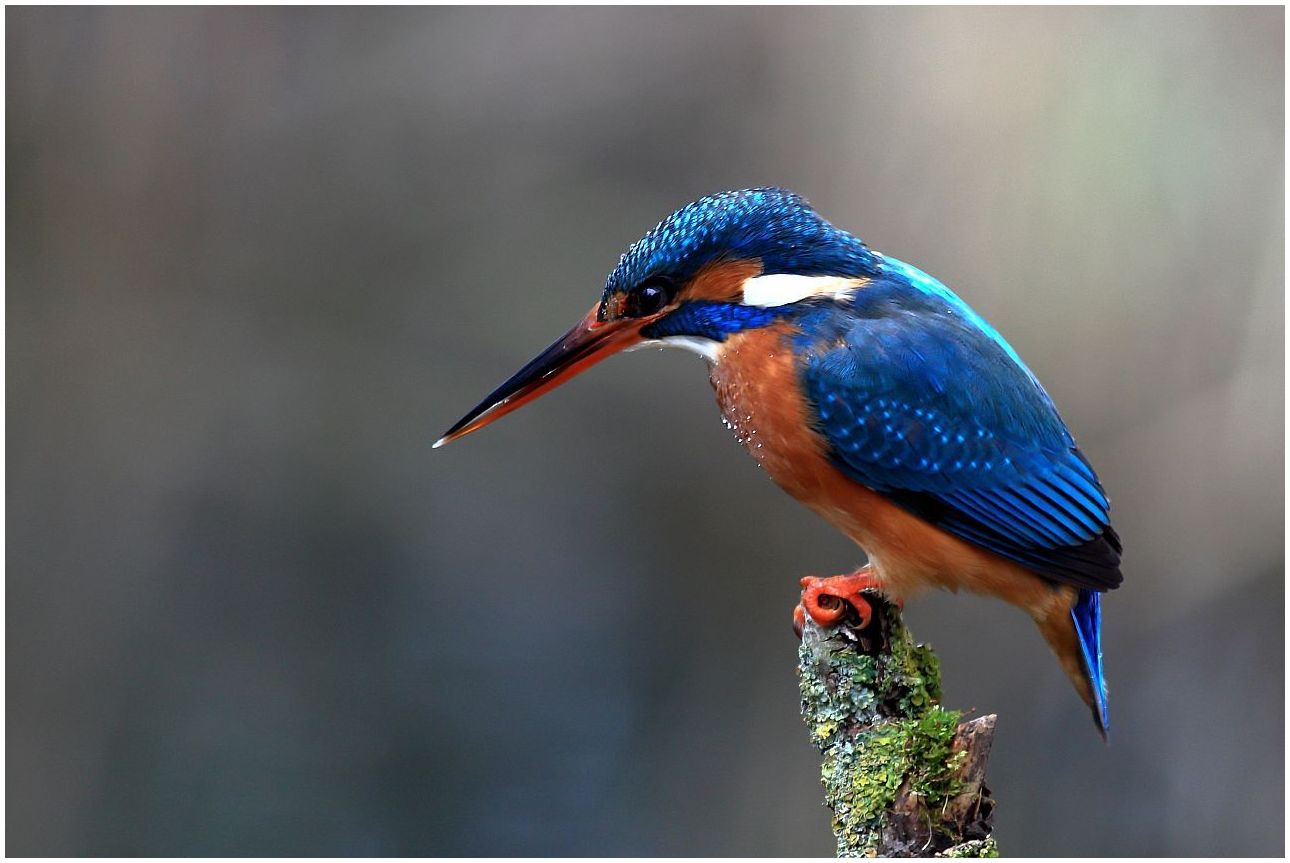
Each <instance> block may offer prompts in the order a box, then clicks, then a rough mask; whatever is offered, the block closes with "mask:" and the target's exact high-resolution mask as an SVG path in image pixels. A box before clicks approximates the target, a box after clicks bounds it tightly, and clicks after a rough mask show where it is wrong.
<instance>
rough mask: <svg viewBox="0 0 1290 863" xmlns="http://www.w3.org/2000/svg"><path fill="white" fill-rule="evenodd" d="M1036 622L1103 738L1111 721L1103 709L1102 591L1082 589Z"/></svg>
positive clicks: (1104, 705)
mask: <svg viewBox="0 0 1290 863" xmlns="http://www.w3.org/2000/svg"><path fill="white" fill-rule="evenodd" d="M1037 623H1038V624H1039V630H1040V632H1042V633H1043V634H1044V638H1046V639H1047V640H1048V644H1049V646H1050V647H1052V649H1053V652H1054V653H1056V654H1057V658H1058V660H1060V661H1061V664H1062V668H1063V669H1065V671H1066V675H1067V676H1068V677H1069V678H1070V679H1071V682H1072V683H1074V684H1075V689H1076V691H1078V692H1079V694H1080V697H1081V698H1083V699H1084V703H1085V704H1087V705H1088V707H1089V710H1090V711H1092V713H1093V722H1094V723H1096V725H1097V730H1098V733H1100V734H1101V735H1102V739H1103V740H1105V739H1106V736H1107V729H1108V728H1109V727H1110V723H1109V722H1108V720H1107V713H1106V678H1105V677H1104V676H1103V673H1102V595H1101V594H1100V593H1098V592H1096V591H1092V590H1081V591H1080V592H1079V595H1078V596H1077V597H1076V599H1075V604H1074V605H1073V606H1071V607H1069V608H1061V607H1058V608H1055V609H1054V610H1053V611H1052V612H1050V613H1049V614H1048V615H1046V616H1045V617H1042V618H1039V619H1038V620H1037Z"/></svg>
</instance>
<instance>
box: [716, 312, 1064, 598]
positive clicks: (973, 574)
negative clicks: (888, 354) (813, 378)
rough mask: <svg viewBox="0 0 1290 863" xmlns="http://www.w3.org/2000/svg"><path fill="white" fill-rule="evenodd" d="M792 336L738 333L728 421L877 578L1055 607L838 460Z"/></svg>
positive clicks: (773, 331) (913, 587) (778, 328)
mask: <svg viewBox="0 0 1290 863" xmlns="http://www.w3.org/2000/svg"><path fill="white" fill-rule="evenodd" d="M790 332H791V330H790V329H789V327H788V325H786V324H775V325H772V326H770V327H765V328H762V329H758V330H749V331H747V332H744V333H739V334H736V335H733V336H731V337H730V338H729V339H728V340H727V343H726V344H727V346H726V349H725V351H724V352H723V354H722V356H721V359H720V361H719V362H717V363H716V364H714V365H713V367H712V375H711V379H712V386H713V388H714V389H715V390H716V393H717V403H718V404H719V405H720V406H721V412H722V415H723V416H724V418H725V422H726V424H727V425H728V426H729V427H730V428H731V429H732V430H733V431H734V433H735V437H736V439H737V440H738V441H739V442H740V443H741V444H743V446H744V447H745V448H746V449H747V450H748V452H749V453H750V454H751V455H752V457H753V458H755V459H756V460H757V462H758V464H760V465H761V467H762V468H763V469H764V470H765V471H766V472H767V473H768V474H770V477H771V479H773V480H774V481H775V482H776V484H778V485H779V486H780V487H781V488H782V489H784V490H785V491H786V492H788V493H789V494H791V495H792V496H793V497H795V498H797V499H798V500H800V501H801V502H802V503H804V504H806V505H807V506H808V507H810V508H811V509H812V510H814V511H815V512H817V513H819V514H820V516H822V517H823V518H824V519H825V520H827V521H828V522H829V523H831V524H832V525H834V526H835V527H836V528H837V529H838V530H840V531H841V532H842V533H843V534H845V535H846V536H848V537H850V539H851V540H852V541H853V542H855V543H856V544H857V545H859V546H860V547H861V548H862V549H864V551H865V553H866V555H867V556H868V557H869V562H870V564H871V565H872V567H873V569H874V572H875V575H876V576H877V577H878V579H879V580H880V581H881V582H882V583H883V584H884V585H885V587H886V588H887V589H888V590H889V591H890V592H892V593H894V594H896V595H898V596H902V597H904V596H909V595H912V594H914V593H917V592H918V591H919V590H921V589H924V588H928V587H941V588H946V589H948V590H960V589H962V590H971V591H974V592H978V593H986V594H991V595H994V596H998V597H1000V598H1001V599H1004V600H1006V601H1008V602H1011V603H1013V604H1015V605H1020V606H1022V607H1024V608H1027V609H1028V610H1030V611H1031V612H1032V613H1039V612H1040V611H1041V610H1042V609H1047V608H1049V607H1051V605H1052V603H1053V602H1054V600H1055V599H1057V597H1056V596H1055V591H1054V589H1053V587H1052V586H1051V585H1050V584H1049V583H1048V582H1047V581H1045V580H1044V579H1042V578H1040V577H1039V576H1037V575H1035V574H1034V573H1031V572H1030V571H1029V570H1027V569H1025V568H1024V567H1022V566H1020V565H1019V564H1016V563H1013V562H1012V561H1009V560H1006V559H1004V558H1001V557H999V556H998V555H995V554H993V553H991V552H988V551H986V550H984V549H981V548H978V547H976V546H974V545H972V544H970V543H968V542H965V541H963V540H961V539H958V538H957V537H954V536H951V535H950V534H948V533H945V532H944V531H942V530H940V529H938V528H936V527H934V526H932V525H931V524H929V523H927V522H925V521H923V520H922V519H919V518H917V517H916V516H914V515H911V514H910V513H908V512H906V511H905V510H903V509H901V508H900V507H898V506H896V505H895V504H893V503H891V502H890V501H889V500H887V498H885V497H884V496H883V495H881V494H879V493H877V492H875V491H873V490H871V489H869V488H866V487H865V486H863V485H861V484H860V483H858V482H856V481H854V480H852V479H850V478H849V477H847V476H846V475H845V474H843V473H842V472H841V471H839V470H838V469H837V468H836V467H834V466H833V464H832V463H831V462H830V461H829V459H828V457H827V455H826V452H827V445H826V443H825V441H824V439H823V438H822V437H821V436H820V434H819V433H818V432H816V431H815V430H814V428H812V425H811V420H810V411H809V409H808V407H807V405H806V404H805V402H804V400H803V396H802V390H801V387H800V385H799V384H798V380H797V368H796V359H795V357H794V355H793V353H792V351H791V350H789V347H788V345H787V343H786V342H785V336H786V335H788V334H789V333H790ZM1056 593H1060V591H1058V592H1056ZM1058 601H1064V600H1058Z"/></svg>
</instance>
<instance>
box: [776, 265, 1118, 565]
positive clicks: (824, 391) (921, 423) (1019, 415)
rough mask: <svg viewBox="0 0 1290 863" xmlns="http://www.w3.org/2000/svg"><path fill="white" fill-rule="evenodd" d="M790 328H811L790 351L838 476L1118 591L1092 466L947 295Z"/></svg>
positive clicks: (1014, 361) (1040, 394)
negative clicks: (922, 304) (796, 352)
mask: <svg viewBox="0 0 1290 863" xmlns="http://www.w3.org/2000/svg"><path fill="white" fill-rule="evenodd" d="M861 293H862V294H863V293H865V291H861ZM803 332H808V333H814V334H815V336H814V338H813V339H812V340H811V343H809V344H803V345H802V347H803V348H804V350H803V352H802V354H801V356H802V358H803V359H802V366H801V375H802V381H803V384H804V390H805V393H806V395H807V400H808V404H809V409H810V411H811V412H812V413H813V415H814V416H813V420H814V423H815V427H816V429H817V430H818V431H819V432H820V434H822V435H823V437H824V438H825V440H826V441H827V442H828V447H829V454H830V457H831V458H832V460H833V462H834V463H835V464H836V465H837V466H838V467H839V468H840V469H841V470H842V471H843V472H844V473H846V474H847V475H849V476H850V477H852V478H853V479H855V480H857V481H859V482H860V483H862V484H864V485H865V486H867V487H869V488H872V489H874V490H875V491H878V492H881V493H883V494H884V495H886V496H887V497H888V498H889V499H890V500H892V501H893V502H894V503H896V504H898V505H899V506H901V507H903V508H905V509H907V510H908V511H910V512H913V513H914V514H915V515H918V516H919V517H921V518H923V519H925V520H927V521H929V522H931V523H933V524H935V525H937V526H938V527H940V528H941V529H943V530H945V531H946V532H948V533H951V534H953V535H955V536H958V537H960V538H962V539H964V540H967V541H968V542H970V543H973V544H975V545H977V546H980V547H982V548H985V549H988V550H990V551H992V552H994V553H996V554H999V555H1001V556H1003V557H1006V558H1009V559H1011V560H1015V561H1017V562H1018V563H1021V564H1022V565H1024V566H1026V567H1027V568H1029V569H1031V570H1033V571H1035V572H1037V573H1039V574H1041V575H1044V576H1046V577H1048V578H1050V579H1052V580H1054V581H1058V582H1063V583H1067V584H1071V585H1074V586H1076V587H1080V588H1087V589H1091V590H1097V591H1103V590H1109V589H1111V588H1114V587H1116V586H1117V585H1119V583H1120V582H1121V580H1122V576H1121V575H1120V568H1119V562H1120V541H1119V537H1118V536H1117V535H1116V533H1115V531H1114V529H1113V528H1112V527H1111V524H1110V520H1109V514H1108V510H1109V503H1108V501H1107V497H1106V493H1105V492H1104V491H1103V490H1102V486H1101V484H1100V483H1099V482H1098V479H1097V476H1096V474H1094V472H1093V468H1092V467H1091V466H1090V465H1089V463H1088V461H1087V460H1086V459H1085V458H1084V456H1083V454H1082V453H1080V451H1079V448H1078V447H1077V446H1076V445H1075V441H1074V439H1073V438H1072V436H1071V434H1070V432H1069V431H1068V430H1067V428H1066V425H1065V424H1064V423H1063V422H1062V420H1061V417H1060V416H1059V415H1058V413H1057V409H1056V407H1055V406H1054V405H1053V403H1052V400H1051V399H1050V398H1049V397H1048V394H1047V393H1046V392H1044V389H1043V387H1042V386H1040V384H1039V382H1038V381H1037V380H1036V379H1035V377H1034V375H1032V374H1031V373H1030V371H1029V370H1028V369H1027V368H1026V367H1025V366H1024V365H1023V364H1022V363H1021V361H1020V359H1018V358H1017V356H1016V354H1015V353H1014V352H1013V351H1012V349H1011V348H1009V347H1008V346H1007V344H1006V343H1005V342H1004V341H1003V340H1002V338H1000V337H999V336H998V335H997V334H996V333H994V331H993V330H991V329H990V328H989V327H988V325H986V324H984V322H983V321H981V319H980V318H977V317H976V316H975V315H974V314H973V313H971V311H970V310H969V309H967V307H966V306H964V305H962V304H961V301H960V302H959V303H957V304H953V305H945V304H943V303H939V302H937V303H934V304H931V305H930V306H929V307H927V308H921V309H913V308H906V307H904V306H902V304H901V303H897V302H890V301H884V302H878V303H876V304H875V307H874V308H873V309H870V310H869V311H868V312H861V313H847V314H842V313H841V312H837V311H835V312H833V313H832V320H831V321H829V322H827V323H825V325H823V326H814V327H812V326H807V327H803ZM821 334H823V338H821V337H820V335H821ZM804 339H805V337H804Z"/></svg>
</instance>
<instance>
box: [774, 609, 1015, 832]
mask: <svg viewBox="0 0 1290 863" xmlns="http://www.w3.org/2000/svg"><path fill="white" fill-rule="evenodd" d="M864 599H865V600H867V601H868V602H869V603H870V605H871V606H872V607H873V615H872V618H871V620H870V622H869V624H868V625H867V626H865V627H863V628H860V627H859V624H858V623H856V622H854V621H847V620H844V621H843V622H842V623H840V624H839V625H837V626H833V627H829V628H821V627H819V626H817V625H816V624H815V623H814V622H813V621H812V620H811V619H810V617H809V616H808V617H807V618H806V624H805V627H804V628H803V632H802V646H801V649H800V651H799V654H798V658H799V666H798V670H799V673H800V682H801V690H802V718H803V719H804V720H805V721H806V724H807V726H808V728H809V729H810V733H811V740H812V742H814V743H815V745H816V747H817V748H819V750H820V752H821V753H822V754H823V755H824V764H823V768H822V770H821V779H822V780H823V782H824V791H825V803H826V805H828V806H829V808H831V809H832V810H833V832H834V834H835V835H836V836H837V840H838V856H839V857H873V856H881V857H995V856H998V848H997V846H996V845H995V841H994V838H993V837H992V835H991V823H990V822H991V816H992V814H993V810H994V800H993V799H992V798H991V796H990V791H989V789H988V788H986V787H985V784H984V778H985V766H986V760H987V758H988V757H989V754H990V745H991V743H992V741H993V736H994V723H995V717H994V716H983V717H980V718H978V719H974V720H972V721H970V722H966V723H963V724H960V722H959V720H960V718H961V714H960V713H958V712H957V711H952V710H945V709H944V708H942V707H941V706H940V699H941V680H940V663H939V661H938V660H937V658H936V654H934V653H933V652H932V650H931V648H928V647H926V646H924V645H921V644H915V643H914V640H913V638H912V637H910V635H909V631H908V630H906V629H905V625H904V623H903V622H902V621H901V619H900V612H899V611H898V610H897V609H896V608H895V607H894V606H893V605H891V604H889V603H888V602H886V601H885V600H884V599H882V597H881V596H879V595H877V594H875V593H865V594H864Z"/></svg>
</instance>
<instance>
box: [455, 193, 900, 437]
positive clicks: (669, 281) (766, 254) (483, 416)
mask: <svg viewBox="0 0 1290 863" xmlns="http://www.w3.org/2000/svg"><path fill="white" fill-rule="evenodd" d="M875 267H876V256H875V255H874V254H873V253H872V252H870V251H869V250H868V249H867V248H866V247H865V245H864V243H862V242H861V241H860V240H859V239H858V238H856V237H854V236H852V235H851V234H848V233H847V232H845V231H842V230H840V229H838V228H835V227H834V226H833V225H831V224H829V223H828V222H827V221H825V220H824V219H823V218H822V217H821V216H820V215H819V214H818V213H816V212H815V210H813V209H812V208H811V206H810V204H808V203H807V202H806V201H805V200H803V199H802V198H801V197H799V196H798V195H795V194H793V193H792V192H789V191H786V190H784V189H772V188H766V189H744V190H741V191H737V192H722V193H720V194H716V195H710V196H708V197H705V198H700V199H699V200H697V201H695V202H694V203H692V204H688V205H686V206H684V207H682V208H681V209H679V210H677V211H676V212H675V213H673V214H672V215H670V216H668V217H667V218H666V219H664V220H663V221H662V222H660V223H659V224H658V226H657V227H655V228H654V230H652V231H650V232H649V233H648V234H646V235H645V236H644V237H642V238H641V239H640V240H638V241H637V242H636V243H634V244H633V245H632V246H631V248H629V249H628V250H627V251H626V252H625V253H624V254H623V256H622V258H621V259H620V260H619V261H618V266H616V267H615V268H614V271H613V272H612V273H610V274H609V278H608V279H607V280H606V282H605V289H604V293H603V294H602V295H601V298H600V301H599V302H598V303H597V304H596V305H595V306H593V307H592V309H591V311H589V312H588V313H587V314H586V315H585V316H584V317H583V318H582V320H580V321H578V323H576V324H574V326H573V327H572V328H571V329H570V330H569V331H568V332H567V333H565V334H564V335H563V336H561V337H560V338H559V339H557V340H556V341H555V342H554V343H552V344H551V346H550V347H548V348H547V349H546V350H544V351H542V353H540V354H538V355H537V356H536V357H534V358H533V359H532V360H531V361H529V363H528V364H527V365H525V366H524V367H523V368H522V369H520V370H519V371H518V372H516V373H515V374H514V375H512V376H511V377H510V379H508V380H507V381H506V382H505V383H503V384H502V385H501V386H499V387H498V388H497V389H495V390H493V392H491V393H489V394H488V395H487V396H486V397H485V398H484V400H483V401H481V402H480V403H479V404H478V405H476V406H475V408H474V409H472V410H471V411H470V412H469V413H468V414H466V416H464V417H462V419H461V420H460V421H459V422H457V424H456V425H454V426H453V427H452V428H450V429H449V430H448V431H447V432H446V433H445V434H444V436H443V437H441V438H440V439H439V440H438V441H436V442H435V446H436V447H438V446H442V445H443V444H445V443H448V442H449V441H453V440H456V439H457V438H459V437H462V436H464V435H467V434H470V433H471V432H473V431H476V430H478V429H481V428H483V427H484V426H486V425H488V424H489V423H491V422H493V421H495V420H497V419H500V418H501V417H503V416H505V415H506V414H508V413H510V412H511V411H514V410H516V409H518V408H520V407H522V406H523V405H525V404H527V403H529V402H531V401H533V400H534V399H536V398H537V397H538V396H540V395H542V394H543V393H545V392H548V391H549V390H552V389H554V388H555V387H557V386H559V385H560V384H562V383H564V382H565V381H568V380H570V379H571V378H573V377H574V376H576V375H577V374H579V373H580V372H582V371H584V370H586V369H588V368H590V367H591V366H593V365H595V364H596V363H598V362H600V361H601V360H603V359H606V358H607V357H609V356H612V355H613V354H616V353H619V352H621V351H624V350H628V349H631V348H635V347H641V346H643V345H648V344H658V345H662V346H667V345H671V346H677V347H684V348H688V349H690V350H693V351H696V352H698V353H700V354H702V355H704V356H705V357H707V358H708V359H709V360H713V361H715V360H716V359H717V358H718V357H719V356H720V351H721V348H722V347H723V345H724V343H725V341H726V339H728V338H729V337H730V336H731V335H733V334H734V333H737V332H741V331H743V330H748V329H753V328H757V327H763V326H768V325H769V324H772V323H774V322H775V321H776V320H777V319H779V318H780V317H782V316H783V315H785V314H786V313H788V312H789V311H791V310H792V309H794V308H796V307H798V305H799V304H800V303H803V302H818V301H820V300H821V298H831V299H838V298H839V297H844V296H847V295H848V292H850V291H854V290H855V287H856V286H857V285H858V284H859V283H860V282H861V281H863V280H864V279H866V278H868V277H870V276H872V275H873V274H874V272H875Z"/></svg>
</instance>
